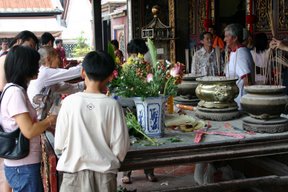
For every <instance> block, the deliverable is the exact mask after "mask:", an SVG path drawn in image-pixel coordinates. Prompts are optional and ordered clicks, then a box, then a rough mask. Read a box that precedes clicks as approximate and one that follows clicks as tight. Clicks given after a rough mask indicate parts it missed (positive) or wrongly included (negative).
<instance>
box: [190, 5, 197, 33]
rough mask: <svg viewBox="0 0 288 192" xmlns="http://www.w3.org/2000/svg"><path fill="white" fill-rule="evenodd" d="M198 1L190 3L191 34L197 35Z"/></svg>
mask: <svg viewBox="0 0 288 192" xmlns="http://www.w3.org/2000/svg"><path fill="white" fill-rule="evenodd" d="M195 10H196V0H190V1H189V27H190V34H191V35H196V11H195Z"/></svg>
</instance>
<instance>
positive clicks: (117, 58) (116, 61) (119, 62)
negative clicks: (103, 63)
mask: <svg viewBox="0 0 288 192" xmlns="http://www.w3.org/2000/svg"><path fill="white" fill-rule="evenodd" d="M115 63H116V64H118V65H120V64H121V61H120V58H119V57H115Z"/></svg>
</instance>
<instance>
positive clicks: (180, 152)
mask: <svg viewBox="0 0 288 192" xmlns="http://www.w3.org/2000/svg"><path fill="white" fill-rule="evenodd" d="M190 115H192V116H193V115H194V114H193V113H191V114H190ZM229 123H230V124H232V125H233V126H235V127H238V128H240V129H241V128H242V120H241V119H236V120H232V121H229ZM211 125H212V127H211V128H209V130H208V131H210V130H211V131H212V130H213V131H216V130H217V131H219V130H220V131H230V132H235V133H241V132H239V131H236V130H233V129H227V128H224V122H212V121H211ZM242 134H244V135H245V138H244V139H235V138H231V137H226V136H218V135H205V136H204V138H203V140H202V141H201V142H200V143H198V144H196V143H194V137H195V133H183V132H180V131H175V130H173V129H166V130H165V136H164V137H163V138H159V140H158V141H159V143H163V144H161V145H159V146H143V145H141V144H133V145H132V146H131V148H130V150H129V152H128V153H127V156H126V157H125V160H124V162H122V164H121V167H120V171H127V170H135V169H144V168H155V167H163V166H170V165H179V164H185V163H196V162H214V161H224V160H234V159H244V158H253V157H261V156H271V155H277V154H287V153H288V132H285V133H278V134H259V133H258V134H256V135H249V134H245V133H242ZM171 137H179V138H180V139H181V140H182V141H181V142H177V143H172V142H170V141H168V139H169V138H171ZM42 143H43V152H44V155H43V158H44V159H45V160H46V162H49V163H50V165H49V166H46V173H47V174H46V176H47V177H48V178H46V182H48V186H49V188H50V191H51V192H56V191H57V190H58V187H57V186H58V184H59V182H58V180H57V177H58V174H57V172H56V162H57V156H56V155H55V153H54V150H53V145H54V137H53V135H52V134H51V133H48V134H46V135H43V137H42ZM47 159H48V161H47ZM49 182H50V183H49ZM287 182H288V176H287V177H286V176H284V177H283V176H275V175H274V176H268V177H267V176H265V177H259V178H250V179H242V180H233V181H226V182H221V183H213V184H209V185H205V186H191V187H189V188H187V187H186V188H183V189H179V188H178V189H175V190H169V191H191V190H193V191H205V192H207V191H223V190H224V189H229V188H231V186H234V187H237V186H247V187H249V186H255V183H258V184H259V183H260V184H261V185H271V183H273V184H274V185H283V184H286V183H287ZM46 191H47V190H46Z"/></svg>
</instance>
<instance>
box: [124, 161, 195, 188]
mask: <svg viewBox="0 0 288 192" xmlns="http://www.w3.org/2000/svg"><path fill="white" fill-rule="evenodd" d="M193 172H194V164H191V165H185V166H184V165H180V166H171V167H163V168H156V169H155V170H154V174H155V175H156V176H157V178H158V182H155V183H152V182H149V181H147V180H146V177H145V174H144V172H143V170H136V171H133V172H132V176H131V178H132V184H126V185H124V184H122V182H121V177H122V173H119V174H118V185H121V186H123V187H125V188H126V189H127V190H131V191H132V190H134V189H137V192H145V191H151V190H165V189H169V188H171V187H173V188H175V187H185V186H191V185H193V184H195V182H194V179H193Z"/></svg>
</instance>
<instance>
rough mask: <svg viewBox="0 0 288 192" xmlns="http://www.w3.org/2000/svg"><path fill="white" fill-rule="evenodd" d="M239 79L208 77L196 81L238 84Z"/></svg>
mask: <svg viewBox="0 0 288 192" xmlns="http://www.w3.org/2000/svg"><path fill="white" fill-rule="evenodd" d="M237 80H238V79H237V78H232V77H225V76H206V77H200V78H197V79H196V81H198V82H207V83H208V82H209V83H213V82H233V81H234V82H236V81H237Z"/></svg>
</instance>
